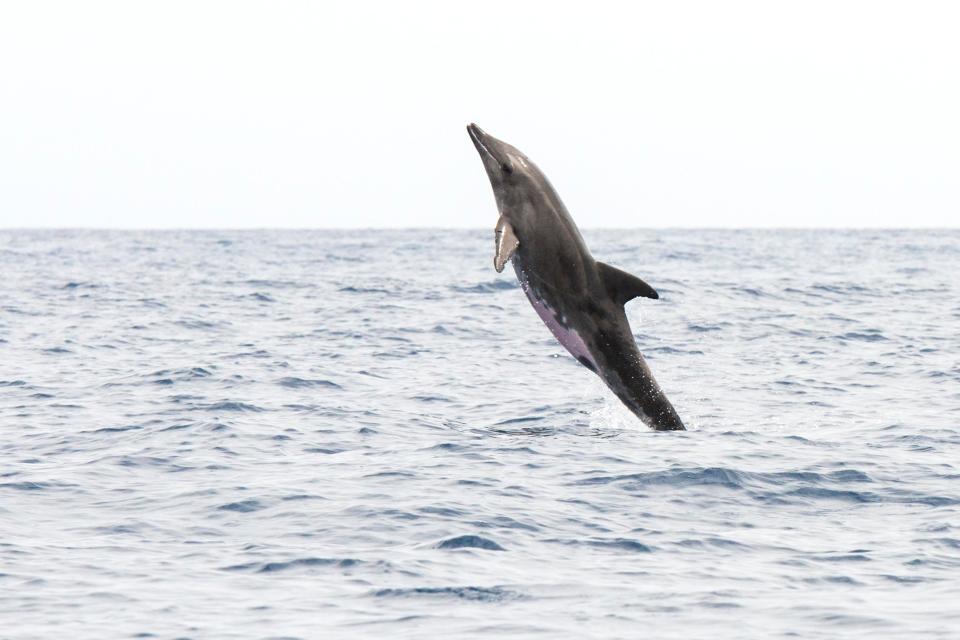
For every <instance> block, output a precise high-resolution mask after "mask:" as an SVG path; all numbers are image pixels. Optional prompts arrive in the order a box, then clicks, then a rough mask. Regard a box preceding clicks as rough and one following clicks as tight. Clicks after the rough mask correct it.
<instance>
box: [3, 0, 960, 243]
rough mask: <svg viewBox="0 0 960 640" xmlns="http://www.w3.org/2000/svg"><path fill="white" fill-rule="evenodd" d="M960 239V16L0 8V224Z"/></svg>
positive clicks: (29, 0) (456, 8) (920, 7)
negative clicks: (506, 156)
mask: <svg viewBox="0 0 960 640" xmlns="http://www.w3.org/2000/svg"><path fill="white" fill-rule="evenodd" d="M471 121H473V122H476V123H477V124H479V125H480V126H481V127H483V128H484V129H486V130H487V131H488V132H490V133H492V134H493V135H495V136H497V137H499V138H501V139H504V140H506V141H507V142H510V143H511V144H514V145H515V146H517V147H518V148H519V149H521V150H522V151H524V152H525V153H526V154H527V155H528V156H529V157H530V158H531V159H532V160H533V161H534V162H536V163H537V164H538V165H539V166H540V167H541V168H542V169H543V170H544V171H545V172H546V174H547V175H548V176H549V178H550V180H551V182H552V183H553V185H554V186H555V187H556V188H557V190H558V192H559V193H560V195H561V197H562V198H563V200H564V201H565V202H566V204H567V207H568V208H569V209H570V212H571V213H572V214H573V216H574V219H576V220H577V222H578V224H579V225H580V226H581V227H584V228H590V227H757V226H759V227H823V226H831V227H833V226H841V227H868V226H869V227H872V226H886V227H891V226H892V227H910V226H926V227H929V226H953V227H955V226H958V225H960V3H956V2H942V3H940V2H918V1H911V2H879V1H869V2H842V1H838V0H834V1H829V2H810V1H804V2H776V1H770V0H767V1H762V2H683V1H674V0H669V1H668V0H662V1H659V2H600V1H597V0H591V1H590V2H583V1H582V0H581V1H579V2H572V3H564V2H555V1H554V2H523V1H521V0H514V1H512V2H498V1H485V2H454V1H448V2H414V1H410V0H404V1H393V2H371V1H367V2H364V1H349V2H347V1H344V2H340V3H332V2H280V1H271V2H267V1H263V2H242V1H237V0H230V1H227V2H212V1H211V2H204V1H202V0H197V1H188V2H176V1H169V0H164V1H157V2H141V1H131V0H124V1H120V2H99V1H90V0H88V1H84V2H77V1H71V2H46V1H42V0H19V1H17V0H6V1H3V2H2V3H0V227H113V228H166V227H229V228H241V227H419V226H435V227H490V228H492V227H493V225H494V223H495V222H496V218H497V214H496V211H495V205H494V201H493V196H492V195H491V193H490V186H489V183H488V181H487V178H486V176H485V174H484V171H483V168H482V166H481V164H480V160H479V158H478V157H477V153H476V151H475V150H474V148H473V145H472V144H471V143H470V140H469V138H468V137H467V134H466V131H465V129H464V127H465V126H466V124H467V123H469V122H471Z"/></svg>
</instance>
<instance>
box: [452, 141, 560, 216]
mask: <svg viewBox="0 0 960 640" xmlns="http://www.w3.org/2000/svg"><path fill="white" fill-rule="evenodd" d="M467 133H469V134H470V139H471V140H473V146H475V147H476V148H477V152H478V153H479V154H480V159H481V160H482V161H483V167H484V169H486V170H487V177H489V178H490V185H491V186H492V187H493V195H494V197H495V198H496V199H497V209H499V210H500V215H502V216H504V217H505V218H507V220H509V221H511V222H513V223H514V224H517V222H518V221H517V220H511V218H513V217H514V216H516V215H517V214H518V213H519V211H520V210H521V209H522V204H523V201H524V200H526V199H528V198H529V196H530V192H531V189H530V187H531V186H532V185H535V184H537V183H539V182H543V181H545V180H546V179H545V178H544V177H543V174H542V173H540V170H539V169H538V168H537V166H536V165H535V164H533V163H532V162H530V160H529V159H528V158H527V156H525V155H523V153H521V152H520V150H519V149H517V148H516V147H514V146H513V145H510V144H507V143H506V142H504V141H503V140H497V139H496V138H494V137H493V136H491V135H490V134H489V133H487V132H486V131H484V130H483V129H481V128H480V127H478V126H477V125H475V124H470V125H468V126H467Z"/></svg>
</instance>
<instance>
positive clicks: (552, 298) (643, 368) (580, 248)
mask: <svg viewBox="0 0 960 640" xmlns="http://www.w3.org/2000/svg"><path fill="white" fill-rule="evenodd" d="M467 131H468V132H469V134H470V138H471V139H472V140H473V144H474V146H476V148H477V151H478V152H479V153H480V158H481V159H482V160H483V166H484V168H485V169H486V170H487V176H488V177H489V178H490V184H491V185H492V186H493V195H494V197H495V198H496V201H497V209H499V211H500V219H499V220H498V221H497V226H496V230H495V244H496V252H495V253H494V257H493V266H494V268H496V270H497V272H498V273H499V272H501V271H503V267H504V265H505V264H506V263H507V261H508V260H512V262H513V269H514V271H516V273H517V279H518V280H519V281H520V286H521V287H522V288H523V291H524V293H526V294H527V298H528V299H529V300H530V304H532V305H533V308H534V309H535V310H536V312H537V314H538V315H539V316H540V319H541V320H543V322H544V324H546V325H547V327H548V328H549V329H550V331H551V332H552V333H553V335H554V336H555V337H556V338H557V340H559V341H560V344H562V345H563V346H564V347H565V348H566V349H567V351H569V352H570V353H571V354H572V355H573V357H574V358H576V359H577V360H579V361H580V363H581V364H582V365H583V366H585V367H586V368H588V369H590V370H591V371H593V372H594V373H596V374H597V375H598V376H600V379H601V380H603V381H604V383H606V385H607V386H608V387H610V390H611V391H613V393H614V394H616V396H617V397H618V398H620V400H621V401H622V402H623V403H624V404H625V405H627V407H628V408H629V409H630V410H631V411H633V413H635V414H636V415H637V417H639V418H640V419H641V420H643V422H644V423H645V424H646V425H647V426H649V427H650V428H652V429H656V430H658V431H670V430H681V429H684V426H683V422H681V420H680V416H678V415H677V412H676V410H674V408H673V405H671V404H670V401H669V400H667V397H666V395H664V393H663V390H661V389H660V385H658V384H657V381H656V380H654V378H653V374H652V373H651V372H650V367H648V366H647V363H646V362H645V361H644V359H643V356H641V355H640V351H639V350H638V349H637V344H636V342H635V341H634V339H633V332H632V331H631V330H630V323H629V322H628V321H627V313H626V311H625V310H624V308H623V305H624V304H626V303H627V302H628V301H630V300H632V299H634V298H636V297H637V296H645V297H647V298H659V295H658V294H657V292H656V291H655V290H654V289H653V287H651V286H650V285H648V284H647V283H646V282H644V281H643V280H641V279H640V278H638V277H636V276H633V275H630V274H629V273H626V272H625V271H621V270H620V269H617V268H616V267H611V266H610V265H608V264H604V263H603V262H598V261H597V260H594V259H593V256H592V255H590V251H589V250H588V249H587V245H586V244H585V243H584V241H583V237H582V236H581V235H580V230H579V229H577V225H576V224H575V223H574V222H573V218H571V217H570V214H569V213H567V208H566V207H564V206H563V202H561V201H560V196H558V195H557V192H556V191H554V189H553V187H552V186H551V185H550V182H549V181H548V180H547V177H546V176H545V175H543V173H542V172H541V171H540V169H538V168H537V166H536V165H535V164H533V163H532V162H530V159H529V158H527V156H525V155H524V154H522V153H521V152H520V151H519V150H518V149H517V148H516V147H513V146H511V145H509V144H507V143H506V142H503V141H502V140H497V139H496V138H494V137H493V136H491V135H489V134H488V133H486V132H484V131H483V130H482V129H481V128H480V127H478V126H477V125H475V124H471V125H469V126H468V127H467Z"/></svg>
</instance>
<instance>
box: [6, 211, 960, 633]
mask: <svg viewBox="0 0 960 640" xmlns="http://www.w3.org/2000/svg"><path fill="white" fill-rule="evenodd" d="M586 236H587V241H588V243H589V244H590V246H591V248H592V249H593V251H594V253H595V254H596V255H597V256H598V257H600V258H601V259H603V260H605V261H607V262H610V263H612V264H614V265H616V266H618V267H621V268H623V269H626V270H628V271H631V272H634V273H637V274H639V275H641V276H642V277H643V278H645V279H646V280H648V281H649V282H650V283H651V284H653V285H654V286H655V287H656V288H657V289H658V290H659V291H660V293H661V300H659V301H648V300H640V301H635V302H632V303H630V304H629V305H628V313H629V315H630V318H631V321H632V323H633V327H634V330H635V333H636V336H637V340H638V342H639V344H640V346H641V350H642V351H643V352H644V353H645V354H646V356H647V358H648V361H649V363H650V366H651V367H652V369H653V370H654V372H655V373H656V375H657V377H658V379H659V381H660V383H661V385H662V386H663V388H664V389H665V390H666V392H667V394H668V396H669V397H670V399H671V400H672V402H673V404H674V405H675V406H676V408H677V410H678V412H679V413H680V415H681V416H682V417H683V419H684V422H685V423H686V424H687V425H688V427H689V428H690V431H688V432H685V433H653V432H650V431H649V430H647V429H646V428H645V427H644V426H643V425H642V424H640V423H639V422H638V421H637V420H636V419H635V418H633V416H632V415H630V414H629V413H628V412H627V411H626V409H624V408H623V407H622V406H621V405H620V404H619V403H618V402H617V401H616V400H615V399H613V397H612V396H611V394H610V393H609V392H607V391H606V389H605V388H604V387H603V386H602V384H601V383H600V382H599V381H598V379H597V378H595V377H594V376H593V375H592V374H591V373H590V372H589V371H587V370H586V369H585V368H583V367H582V366H580V365H579V364H578V363H577V362H576V361H574V360H573V359H572V358H571V357H569V356H568V355H567V354H566V353H565V352H563V351H562V348H561V347H559V346H558V345H557V344H556V342H555V341H554V340H553V339H552V337H551V336H550V335H549V333H548V331H547V330H546V328H545V327H544V326H543V325H542V324H541V323H540V320H539V319H538V318H537V316H536V314H535V313H534V312H533V310H532V309H530V307H529V304H528V303H527V301H526V299H525V297H524V295H523V293H522V292H521V291H520V289H518V288H517V285H516V280H515V278H514V276H513V274H512V273H511V272H510V270H509V269H508V270H507V271H506V272H505V273H504V274H502V275H498V274H496V273H495V272H494V271H493V268H492V250H493V233H492V231H487V230H485V231H382V232H372V231H251V232H227V231H223V232H219V231H218V232H213V231H211V232H101V231H46V232H41V231H4V232H0V273H2V274H3V278H2V279H0V427H2V429H0V619H2V621H3V622H2V632H0V635H2V637H4V638H16V639H27V638H53V637H69V638H73V639H75V640H83V639H87V638H89V639H98V640H99V639H102V638H108V637H110V638H112V637H116V638H123V637H128V638H134V637H158V638H214V637H215V638H279V637H284V638H304V639H307V638H321V637H323V638H424V637H443V638H479V637H491V638H504V637H510V638H550V639H554V638H570V639H585V638H586V639H589V638H597V639H600V638H603V639H607V638H638V637H650V638H677V639H689V638H702V637H712V638H717V637H722V638H758V639H760V638H762V639H769V638H781V637H802V638H806V639H816V638H823V639H833V638H845V637H851V638H852V637H858V638H860V637H870V638H955V637H957V629H960V607H958V606H957V602H958V601H960V578H958V576H960V517H958V514H960V356H958V354H960V280H958V277H957V274H958V273H960V234H958V233H957V232H896V231H884V232H879V231H878V232H874V231H849V232H800V231H750V232H748V231H629V232H614V231H604V232H589V233H587V234H586Z"/></svg>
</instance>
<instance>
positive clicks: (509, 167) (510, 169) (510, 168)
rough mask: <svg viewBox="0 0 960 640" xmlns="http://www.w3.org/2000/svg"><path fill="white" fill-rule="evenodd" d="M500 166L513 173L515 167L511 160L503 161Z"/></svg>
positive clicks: (506, 171)
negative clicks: (511, 164)
mask: <svg viewBox="0 0 960 640" xmlns="http://www.w3.org/2000/svg"><path fill="white" fill-rule="evenodd" d="M500 168H501V169H502V170H503V172H504V173H513V167H512V166H510V163H509V162H501V163H500Z"/></svg>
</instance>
